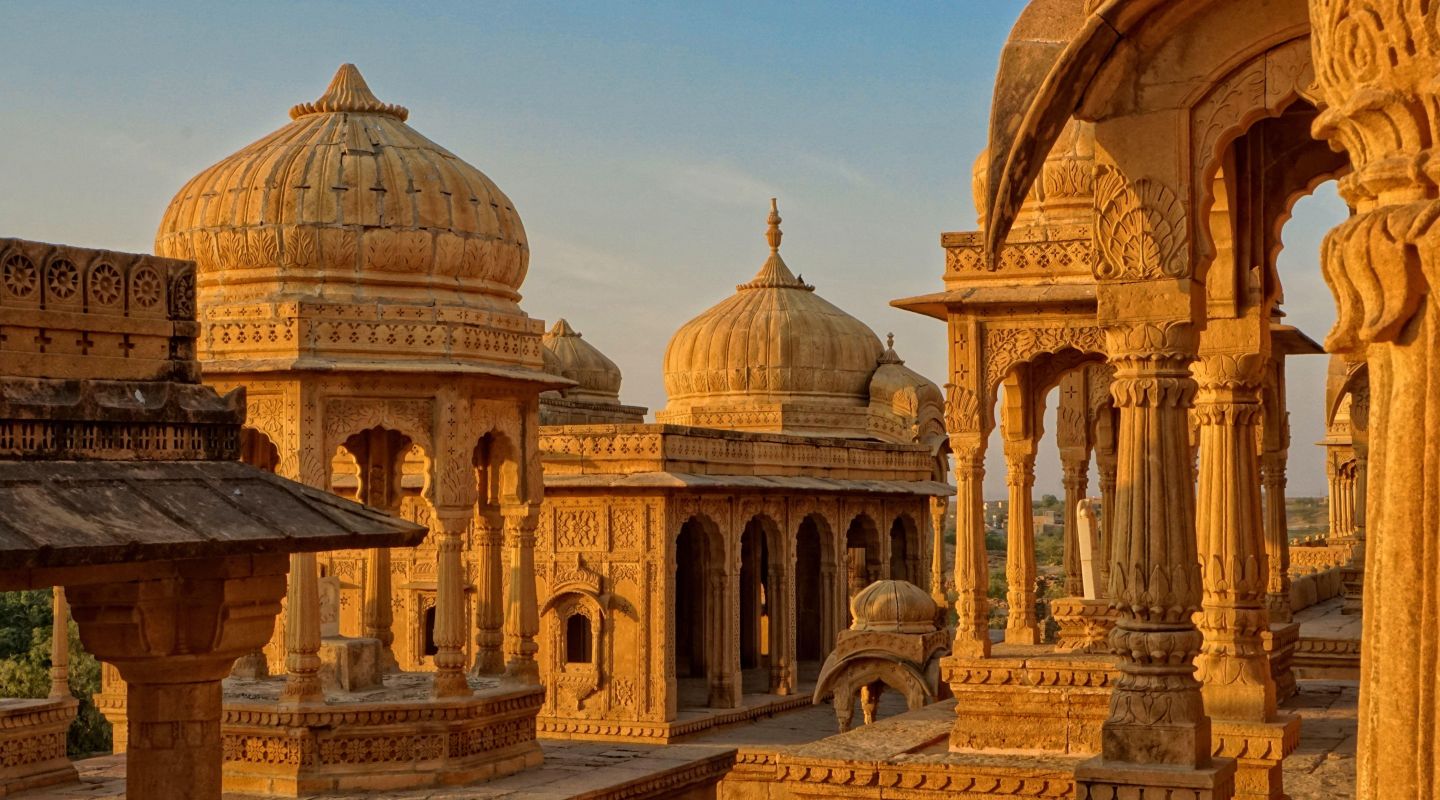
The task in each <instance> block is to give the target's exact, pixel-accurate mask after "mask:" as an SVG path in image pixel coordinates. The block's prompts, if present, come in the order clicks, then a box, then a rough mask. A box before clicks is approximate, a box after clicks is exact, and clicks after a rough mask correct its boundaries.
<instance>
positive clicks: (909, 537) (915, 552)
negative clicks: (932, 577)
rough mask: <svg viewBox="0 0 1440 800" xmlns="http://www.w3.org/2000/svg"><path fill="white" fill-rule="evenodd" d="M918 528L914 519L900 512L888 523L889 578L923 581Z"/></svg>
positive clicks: (914, 581)
mask: <svg viewBox="0 0 1440 800" xmlns="http://www.w3.org/2000/svg"><path fill="white" fill-rule="evenodd" d="M920 548H921V544H920V529H919V528H918V527H917V526H916V525H915V520H913V519H911V518H910V516H909V515H907V514H901V515H900V516H898V517H896V518H895V521H894V522H892V523H891V524H890V579H891V580H896V581H909V582H910V583H913V584H915V585H916V586H921V585H923V583H924V579H923V577H922V576H921V575H920V552H921V551H920Z"/></svg>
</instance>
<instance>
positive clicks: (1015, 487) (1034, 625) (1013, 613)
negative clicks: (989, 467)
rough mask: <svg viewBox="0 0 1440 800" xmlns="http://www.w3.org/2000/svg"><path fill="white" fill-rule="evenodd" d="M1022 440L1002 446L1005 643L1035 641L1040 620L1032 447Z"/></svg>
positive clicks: (1037, 636)
mask: <svg viewBox="0 0 1440 800" xmlns="http://www.w3.org/2000/svg"><path fill="white" fill-rule="evenodd" d="M1029 444H1030V442H1028V441H1027V442H1025V443H1024V445H1026V446H1020V447H1012V446H1010V444H1009V443H1007V444H1006V447H1005V483H1006V486H1007V487H1008V488H1009V491H1010V501H1009V517H1008V518H1007V520H1006V539H1007V542H1006V546H1005V579H1006V582H1007V584H1008V588H1007V590H1006V592H1005V600H1006V602H1007V603H1008V604H1009V606H1010V614H1009V616H1008V617H1007V618H1006V620H1005V642H1006V644H1039V643H1040V622H1039V619H1038V618H1037V617H1036V614H1035V582H1036V580H1037V579H1038V577H1039V575H1038V573H1037V571H1036V567H1035V509H1034V505H1033V501H1032V499H1031V495H1032V492H1033V490H1034V487H1035V450H1034V448H1033V447H1030V446H1028V445H1029Z"/></svg>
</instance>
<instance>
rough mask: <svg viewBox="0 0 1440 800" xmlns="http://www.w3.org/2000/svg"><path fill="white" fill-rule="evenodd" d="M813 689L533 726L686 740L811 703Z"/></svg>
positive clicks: (616, 738)
mask: <svg viewBox="0 0 1440 800" xmlns="http://www.w3.org/2000/svg"><path fill="white" fill-rule="evenodd" d="M814 689H815V685H814V683H801V684H800V685H799V686H797V687H796V690H795V692H794V693H793V694H788V695H777V694H764V693H754V694H744V695H741V697H740V705H739V706H738V707H736V708H703V707H685V706H682V707H681V708H680V710H679V711H678V712H677V714H676V717H675V719H673V720H668V721H655V722H646V721H615V720H599V719H597V720H594V721H580V720H574V719H559V718H553V717H544V716H542V717H540V718H539V719H537V720H536V728H537V730H538V732H539V735H540V737H541V738H543V739H564V740H572V741H587V742H628V743H634V744H670V743H673V742H679V741H687V740H689V739H691V738H693V737H695V736H697V735H699V734H702V733H705V732H707V731H713V730H717V729H720V728H725V727H729V726H732V725H740V724H743V723H749V722H754V721H756V720H760V719H764V718H766V717H773V716H775V715H776V714H781V713H784V712H786V711H793V710H795V709H797V708H805V707H807V706H809V705H810V704H811V699H810V695H811V694H812V693H813V692H814Z"/></svg>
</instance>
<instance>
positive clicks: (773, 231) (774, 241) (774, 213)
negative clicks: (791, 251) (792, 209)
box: [765, 197, 784, 254]
mask: <svg viewBox="0 0 1440 800" xmlns="http://www.w3.org/2000/svg"><path fill="white" fill-rule="evenodd" d="M765 222H766V224H767V225H768V228H767V229H766V231H765V241H767V242H769V243H770V252H771V254H776V253H779V252H780V237H781V236H783V235H784V234H782V233H781V232H780V209H779V207H777V206H776V204H775V198H773V197H772V198H770V216H769V217H767V218H766V219H765Z"/></svg>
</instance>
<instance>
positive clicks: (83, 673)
mask: <svg viewBox="0 0 1440 800" xmlns="http://www.w3.org/2000/svg"><path fill="white" fill-rule="evenodd" d="M51 603H52V601H51V594H50V591H49V590H48V589H40V590H36V591H28V592H8V593H0V697H45V696H46V695H48V694H49V693H50V642H51V640H52V638H53V637H52V625H53V622H54V615H53V613H52V605H51ZM68 632H69V639H70V692H71V694H73V695H75V697H76V699H78V700H79V701H80V709H79V713H78V715H77V716H76V718H75V722H74V723H73V724H71V726H70V732H69V736H68V741H67V749H68V750H69V752H70V755H71V756H72V757H79V756H87V755H93V754H95V753H103V752H108V751H109V750H110V723H109V722H107V721H106V720H105V718H104V716H102V715H101V714H100V711H99V709H97V708H96V707H95V702H94V700H92V699H91V695H92V694H94V693H95V692H98V691H100V662H99V661H96V660H95V657H94V656H92V655H90V654H89V653H88V652H86V651H85V647H84V645H82V644H81V643H80V632H79V629H78V628H76V626H75V622H74V620H71V621H70V626H69V631H68Z"/></svg>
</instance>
